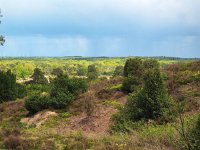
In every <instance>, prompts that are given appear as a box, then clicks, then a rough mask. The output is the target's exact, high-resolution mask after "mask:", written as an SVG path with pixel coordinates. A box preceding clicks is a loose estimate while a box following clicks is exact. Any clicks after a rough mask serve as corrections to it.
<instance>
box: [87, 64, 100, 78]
mask: <svg viewBox="0 0 200 150" xmlns="http://www.w3.org/2000/svg"><path fill="white" fill-rule="evenodd" d="M87 76H88V79H89V80H95V79H97V78H98V70H97V67H96V66H95V65H89V66H88V72H87Z"/></svg>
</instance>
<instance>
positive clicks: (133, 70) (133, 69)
mask: <svg viewBox="0 0 200 150" xmlns="http://www.w3.org/2000/svg"><path fill="white" fill-rule="evenodd" d="M143 70H144V69H143V62H142V60H141V59H139V58H129V59H127V61H126V63H125V66H124V76H125V77H128V76H137V77H141V76H142V75H143Z"/></svg>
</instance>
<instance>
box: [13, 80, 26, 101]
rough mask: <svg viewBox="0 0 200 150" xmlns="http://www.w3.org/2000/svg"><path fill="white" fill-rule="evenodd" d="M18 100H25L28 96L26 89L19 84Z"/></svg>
mask: <svg viewBox="0 0 200 150" xmlns="http://www.w3.org/2000/svg"><path fill="white" fill-rule="evenodd" d="M16 88H17V98H24V97H25V96H26V95H27V90H26V87H25V86H24V85H23V84H19V83H17V86H16Z"/></svg>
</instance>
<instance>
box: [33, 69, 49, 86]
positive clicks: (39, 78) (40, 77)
mask: <svg viewBox="0 0 200 150" xmlns="http://www.w3.org/2000/svg"><path fill="white" fill-rule="evenodd" d="M32 78H33V81H32V83H35V84H47V83H48V81H47V79H46V78H45V77H44V73H43V72H42V71H41V69H39V68H35V70H34V73H33V75H32Z"/></svg>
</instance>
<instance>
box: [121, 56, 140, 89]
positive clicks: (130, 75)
mask: <svg viewBox="0 0 200 150" xmlns="http://www.w3.org/2000/svg"><path fill="white" fill-rule="evenodd" d="M143 76H144V66H143V61H142V60H141V59H139V58H130V59H127V61H126V63H125V66H124V80H123V84H122V90H123V91H125V92H128V93H131V92H136V91H137V90H138V89H140V88H141V86H142V82H143Z"/></svg>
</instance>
